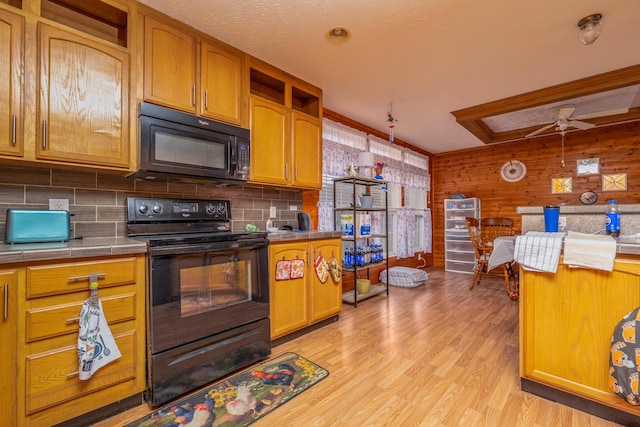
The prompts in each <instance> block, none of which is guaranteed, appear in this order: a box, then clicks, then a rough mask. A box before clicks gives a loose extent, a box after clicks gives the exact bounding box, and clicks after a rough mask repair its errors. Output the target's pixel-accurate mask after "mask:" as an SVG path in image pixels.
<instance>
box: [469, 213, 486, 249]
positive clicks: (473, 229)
mask: <svg viewBox="0 0 640 427" xmlns="http://www.w3.org/2000/svg"><path fill="white" fill-rule="evenodd" d="M465 224H466V225H467V231H468V232H469V236H470V237H471V243H472V244H473V250H474V251H475V252H476V258H478V259H479V258H482V255H483V253H484V251H485V248H483V246H482V240H481V238H480V222H479V221H478V220H477V219H476V218H472V217H470V216H468V217H466V218H465Z"/></svg>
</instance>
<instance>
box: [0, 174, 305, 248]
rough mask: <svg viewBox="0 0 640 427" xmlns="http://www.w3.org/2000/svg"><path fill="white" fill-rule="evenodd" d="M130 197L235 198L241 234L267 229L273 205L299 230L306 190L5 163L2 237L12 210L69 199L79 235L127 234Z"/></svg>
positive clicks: (0, 177) (283, 221) (0, 190)
mask: <svg viewBox="0 0 640 427" xmlns="http://www.w3.org/2000/svg"><path fill="white" fill-rule="evenodd" d="M130 196H143V197H167V198H183V199H190V198H194V199H223V200H230V201H231V218H232V229H233V231H235V232H239V231H244V227H245V225H247V224H255V225H256V226H258V227H259V228H260V229H262V230H264V229H265V228H266V220H267V218H268V217H269V208H270V207H271V206H275V207H276V211H277V216H276V218H274V219H273V220H274V222H275V224H276V226H281V225H291V226H293V228H297V226H298V217H297V214H298V212H300V211H301V209H302V192H301V191H297V190H286V189H277V188H270V187H260V186H253V185H242V186H217V185H212V184H191V183H175V182H147V181H133V180H129V179H126V178H124V177H122V176H119V175H111V174H108V173H95V172H77V171H65V170H57V169H37V168H22V167H2V169H1V172H0V233H1V234H0V239H2V240H4V231H5V218H6V211H7V209H49V199H67V200H69V211H70V213H71V236H72V237H73V238H81V237H85V238H90V237H124V236H126V220H127V218H126V209H127V207H126V199H127V197H130ZM294 207H295V210H292V209H293V208H294Z"/></svg>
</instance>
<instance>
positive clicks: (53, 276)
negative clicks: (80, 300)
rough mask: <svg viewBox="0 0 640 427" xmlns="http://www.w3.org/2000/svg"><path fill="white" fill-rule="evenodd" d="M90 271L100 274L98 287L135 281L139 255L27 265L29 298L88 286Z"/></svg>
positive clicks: (74, 290)
mask: <svg viewBox="0 0 640 427" xmlns="http://www.w3.org/2000/svg"><path fill="white" fill-rule="evenodd" d="M90 274H99V275H100V276H99V277H98V285H99V287H106V286H117V285H123V284H126V283H135V281H136V259H135V258H134V257H131V258H121V259H116V260H104V261H100V260H98V261H86V262H77V263H66V264H54V265H45V266H34V267H27V298H35V297H40V296H45V295H57V294H66V293H69V292H77V291H81V290H86V289H89V278H88V277H85V276H89V275H90Z"/></svg>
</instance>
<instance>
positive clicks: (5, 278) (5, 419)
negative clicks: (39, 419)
mask: <svg viewBox="0 0 640 427" xmlns="http://www.w3.org/2000/svg"><path fill="white" fill-rule="evenodd" d="M0 287H1V288H2V289H0V295H2V296H1V298H2V309H1V310H0V312H1V313H2V314H1V315H0V346H1V348H2V350H1V353H0V354H2V356H1V357H0V387H2V404H1V405H0V426H11V425H15V424H14V423H15V419H16V398H17V396H16V393H14V392H11V390H15V389H16V374H17V373H18V372H19V370H18V358H17V354H16V345H17V342H18V335H17V334H18V311H17V307H18V270H17V269H7V270H0Z"/></svg>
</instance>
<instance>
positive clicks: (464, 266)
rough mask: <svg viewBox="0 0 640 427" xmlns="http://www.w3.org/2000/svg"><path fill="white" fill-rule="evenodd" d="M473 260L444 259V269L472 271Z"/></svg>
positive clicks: (463, 271) (461, 271) (462, 271)
mask: <svg viewBox="0 0 640 427" xmlns="http://www.w3.org/2000/svg"><path fill="white" fill-rule="evenodd" d="M473 267H474V263H473V262H464V261H445V270H447V271H457V272H459V273H473Z"/></svg>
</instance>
